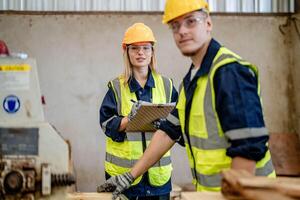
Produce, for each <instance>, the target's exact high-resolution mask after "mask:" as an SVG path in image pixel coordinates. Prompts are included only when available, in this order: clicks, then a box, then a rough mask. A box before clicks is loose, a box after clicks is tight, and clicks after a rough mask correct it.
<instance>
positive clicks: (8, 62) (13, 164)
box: [0, 56, 75, 200]
mask: <svg viewBox="0 0 300 200" xmlns="http://www.w3.org/2000/svg"><path fill="white" fill-rule="evenodd" d="M0 83H1V84H0V106H1V107H0V119H1V120H0V200H35V199H47V200H48V199H54V200H56V199H57V200H58V199H59V200H61V199H66V195H67V193H68V192H69V190H68V186H70V185H72V184H74V183H75V177H74V175H72V171H71V170H70V169H71V167H70V163H71V158H70V152H69V151H70V148H69V146H68V144H67V142H66V141H65V140H64V139H63V138H62V137H61V135H60V134H59V133H58V132H57V131H56V130H55V129H54V128H53V127H52V126H51V125H50V124H49V123H47V122H45V120H44V113H43V109H42V103H41V94H40V87H39V82H38V76H37V68H36V63H35V60H34V59H18V58H13V57H10V56H7V57H0Z"/></svg>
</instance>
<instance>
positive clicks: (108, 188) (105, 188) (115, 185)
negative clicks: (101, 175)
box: [97, 172, 134, 200]
mask: <svg viewBox="0 0 300 200" xmlns="http://www.w3.org/2000/svg"><path fill="white" fill-rule="evenodd" d="M133 181H134V178H133V176H132V175H131V174H130V173H129V172H126V173H125V174H121V175H118V176H112V177H111V178H109V179H108V180H107V181H105V183H103V184H102V185H100V186H98V187H97V192H113V193H112V195H113V196H112V199H113V200H115V199H117V198H118V197H120V195H121V193H122V192H123V191H124V190H126V189H128V188H129V187H130V185H131V184H132V183H133Z"/></svg>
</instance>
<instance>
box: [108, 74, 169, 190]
mask: <svg viewBox="0 0 300 200" xmlns="http://www.w3.org/2000/svg"><path fill="white" fill-rule="evenodd" d="M152 76H153V79H154V82H155V87H154V88H152V103H170V102H171V96H172V89H173V86H172V81H171V80H170V79H168V78H165V77H163V76H161V75H159V74H157V73H154V72H152ZM109 84H110V85H109V87H110V88H112V89H113V91H114V94H115V99H116V101H117V106H118V114H119V116H128V114H129V113H130V111H131V107H132V105H133V103H132V101H131V100H134V101H137V97H136V94H135V93H134V92H130V88H129V86H128V84H126V85H125V84H124V78H123V77H122V76H119V77H118V78H116V79H114V80H112V81H110V82H109ZM114 117H116V116H113V117H112V118H114ZM112 118H111V119H112ZM111 119H108V120H107V121H106V122H104V123H103V124H102V127H105V125H106V124H107V122H108V121H110V120H111ZM152 135H153V133H151V132H146V133H145V139H146V145H147V146H148V144H149V143H150V141H151V138H152ZM142 140H143V136H142V133H126V137H125V141H124V142H114V141H113V140H112V139H111V138H109V137H106V159H105V171H106V172H107V173H108V174H109V175H110V176H116V175H119V174H123V173H125V172H128V171H130V169H131V168H132V167H133V165H134V164H135V163H136V162H137V161H138V160H139V158H140V157H141V156H142V155H143V144H142ZM171 172H172V165H171V157H170V151H168V152H167V153H166V154H165V155H164V156H163V157H162V158H161V159H160V160H159V161H158V162H157V163H156V164H155V165H154V166H152V167H151V168H150V169H149V170H148V180H149V183H150V184H151V185H153V186H162V185H164V184H166V183H167V182H168V181H169V180H170V178H171ZM141 178H142V176H140V177H138V178H137V179H136V180H135V181H134V183H133V184H132V185H136V184H138V183H139V182H140V181H141Z"/></svg>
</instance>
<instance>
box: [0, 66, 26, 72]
mask: <svg viewBox="0 0 300 200" xmlns="http://www.w3.org/2000/svg"><path fill="white" fill-rule="evenodd" d="M30 70H31V66H30V65H28V64H20V65H0V71H14V72H16V71H17V72H27V71H30Z"/></svg>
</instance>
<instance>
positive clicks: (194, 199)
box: [181, 192, 226, 200]
mask: <svg viewBox="0 0 300 200" xmlns="http://www.w3.org/2000/svg"><path fill="white" fill-rule="evenodd" d="M181 200H226V199H225V197H223V195H222V194H221V193H220V192H182V193H181Z"/></svg>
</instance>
